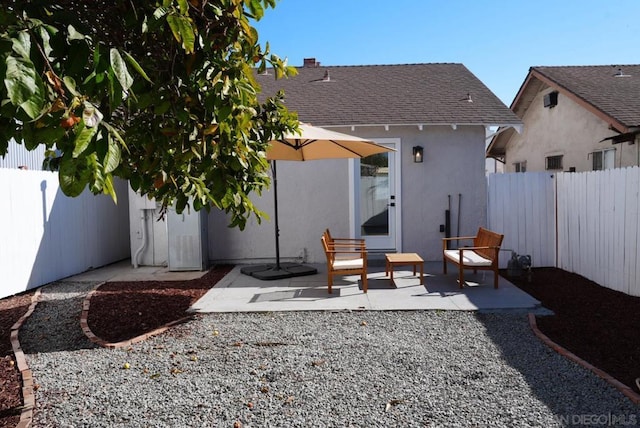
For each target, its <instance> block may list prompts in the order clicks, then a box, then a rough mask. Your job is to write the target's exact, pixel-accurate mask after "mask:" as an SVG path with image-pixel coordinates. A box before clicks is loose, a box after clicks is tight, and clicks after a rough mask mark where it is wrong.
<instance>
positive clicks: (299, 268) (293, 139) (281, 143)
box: [240, 123, 393, 280]
mask: <svg viewBox="0 0 640 428" xmlns="http://www.w3.org/2000/svg"><path fill="white" fill-rule="evenodd" d="M299 131H300V132H299V133H291V134H285V135H284V136H283V138H282V139H280V140H273V141H271V142H270V146H269V148H268V149H267V159H268V160H270V161H271V171H272V175H273V199H274V223H275V230H276V262H275V264H265V265H254V266H246V267H244V268H242V269H241V270H240V271H241V272H242V273H244V274H246V275H251V276H253V277H255V278H258V279H263V280H271V279H282V278H290V277H294V276H303V275H313V274H315V273H317V269H316V268H314V267H311V266H305V265H302V264H298V263H280V229H279V227H278V175H277V169H276V161H278V160H288V161H309V160H321V159H348V158H362V157H366V156H371V155H375V154H378V153H384V152H390V151H393V149H390V148H388V147H385V146H382V145H380V144H376V143H374V142H373V141H369V140H366V139H364V138H360V137H355V136H353V135H349V134H342V133H340V132H335V131H330V130H328V129H324V128H319V127H316V126H311V125H308V124H305V123H301V124H300V125H299Z"/></svg>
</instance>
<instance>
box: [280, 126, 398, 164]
mask: <svg viewBox="0 0 640 428" xmlns="http://www.w3.org/2000/svg"><path fill="white" fill-rule="evenodd" d="M299 130H300V133H299V134H298V133H287V134H285V135H284V137H283V138H282V139H280V140H274V141H272V142H271V144H270V146H269V148H268V149H267V159H269V160H292V161H307V160H318V159H345V158H361V157H366V156H371V155H375V154H377V153H383V152H389V151H392V150H393V149H390V148H388V147H385V146H381V145H380V144H376V143H374V142H373V141H369V140H365V139H364V138H360V137H356V136H353V135H349V134H342V133H340V132H335V131H330V130H328V129H324V128H319V127H317V126H311V125H307V124H304V123H301V124H300V126H299Z"/></svg>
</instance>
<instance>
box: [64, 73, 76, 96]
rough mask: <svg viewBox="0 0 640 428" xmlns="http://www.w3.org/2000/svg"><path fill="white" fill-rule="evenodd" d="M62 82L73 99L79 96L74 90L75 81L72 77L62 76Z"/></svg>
mask: <svg viewBox="0 0 640 428" xmlns="http://www.w3.org/2000/svg"><path fill="white" fill-rule="evenodd" d="M62 81H63V82H64V86H65V87H66V88H67V90H68V91H69V92H71V95H73V96H74V97H78V96H80V93H79V92H78V91H77V89H76V81H75V80H74V78H73V77H71V76H64V77H63V78H62Z"/></svg>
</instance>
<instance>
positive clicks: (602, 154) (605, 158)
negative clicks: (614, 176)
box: [591, 149, 616, 171]
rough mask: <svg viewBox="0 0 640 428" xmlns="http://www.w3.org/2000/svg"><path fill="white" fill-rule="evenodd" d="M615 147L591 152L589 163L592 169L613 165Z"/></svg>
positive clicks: (601, 168) (597, 169)
mask: <svg viewBox="0 0 640 428" xmlns="http://www.w3.org/2000/svg"><path fill="white" fill-rule="evenodd" d="M615 160H616V149H606V150H598V151H596V152H592V153H591V165H592V169H593V170H594V171H601V170H603V169H611V168H614V167H615Z"/></svg>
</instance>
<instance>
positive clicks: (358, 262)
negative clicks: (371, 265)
mask: <svg viewBox="0 0 640 428" xmlns="http://www.w3.org/2000/svg"><path fill="white" fill-rule="evenodd" d="M362 266H364V260H362V259H339V260H335V261H334V262H333V268H334V269H335V270H342V269H362Z"/></svg>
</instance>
